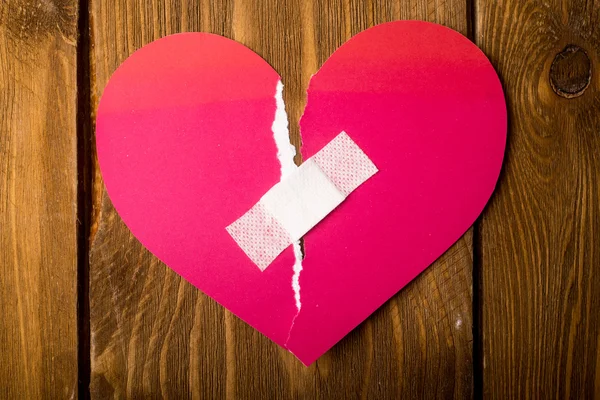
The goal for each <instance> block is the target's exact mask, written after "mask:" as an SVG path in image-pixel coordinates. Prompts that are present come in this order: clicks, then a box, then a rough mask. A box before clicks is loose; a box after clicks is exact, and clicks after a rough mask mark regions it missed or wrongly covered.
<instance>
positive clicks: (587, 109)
mask: <svg viewBox="0 0 600 400" xmlns="http://www.w3.org/2000/svg"><path fill="white" fill-rule="evenodd" d="M476 9H477V20H476V24H475V29H476V42H477V44H478V45H479V46H480V47H481V48H482V49H483V50H484V52H486V54H488V55H489V56H490V57H491V59H492V62H493V63H494V65H495V66H496V67H497V69H498V71H499V73H500V75H501V77H502V79H503V81H504V87H505V90H506V95H507V98H508V106H509V114H510V135H509V139H508V152H507V154H506V162H505V165H504V173H503V176H502V178H501V181H500V183H499V186H498V189H497V192H496V195H495V196H494V198H493V201H492V203H491V205H490V206H489V207H488V209H487V212H486V213H485V215H484V218H483V221H482V224H481V240H480V243H482V244H483V247H482V251H481V256H482V257H481V261H482V270H481V277H482V280H481V285H482V287H481V290H482V307H483V316H482V317H483V318H482V322H483V325H482V330H483V339H482V345H483V357H484V358H483V360H482V361H483V362H482V364H483V367H484V375H483V394H484V395H485V396H487V397H490V398H500V399H508V398H541V399H550V398H571V399H589V398H594V397H595V398H600V324H599V321H600V320H599V318H598V316H599V314H598V310H600V290H599V289H598V288H600V240H599V238H600V119H599V118H598V115H600V90H599V89H600V84H599V80H598V67H599V66H600V64H599V61H600V60H599V59H598V57H599V54H600V28H599V27H600V26H599V24H598V23H599V16H600V4H599V3H598V2H586V1H569V2H566V1H560V2H559V1H542V0H539V1H538V0H534V1H526V2H525V1H518V0H506V1H502V2H497V1H494V0H478V2H477V8H476ZM573 48H579V49H580V50H577V51H574V50H573ZM557 55H559V56H558V57H557ZM590 67H591V68H590ZM588 84H589V86H588ZM553 86H554V88H553ZM553 89H554V90H553ZM561 92H562V93H561ZM565 94H567V95H568V94H576V95H577V96H565Z"/></svg>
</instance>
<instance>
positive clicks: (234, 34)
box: [90, 0, 472, 399]
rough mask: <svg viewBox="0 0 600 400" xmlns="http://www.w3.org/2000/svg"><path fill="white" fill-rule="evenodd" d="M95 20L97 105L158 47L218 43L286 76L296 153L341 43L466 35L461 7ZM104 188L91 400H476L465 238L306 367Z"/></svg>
mask: <svg viewBox="0 0 600 400" xmlns="http://www.w3.org/2000/svg"><path fill="white" fill-rule="evenodd" d="M91 14H92V19H93V22H92V27H93V31H94V32H93V38H92V42H93V46H94V53H93V57H92V59H93V61H94V62H95V65H94V67H95V71H96V73H95V74H94V77H95V79H96V81H95V84H96V86H97V88H98V89H97V95H100V94H101V92H102V88H103V87H104V86H105V85H106V83H107V81H108V78H109V77H110V74H111V73H112V72H113V71H114V70H115V68H116V67H117V66H118V65H119V64H120V63H121V62H122V61H123V60H125V58H126V57H127V56H128V55H129V54H131V53H132V52H133V51H134V50H136V49H138V48H140V47H141V46H142V45H144V44H146V43H148V42H150V41H152V40H154V39H157V38H159V37H161V36H164V35H166V34H169V33H174V32H180V31H206V32H213V33H217V34H221V35H225V36H227V37H230V38H233V39H235V40H238V41H240V42H242V43H244V44H245V45H247V46H249V47H250V48H251V49H253V50H255V51H256V52H257V53H258V54H260V55H261V56H263V57H264V58H265V59H266V60H267V61H268V62H269V63H270V64H271V65H273V67H274V68H275V69H276V70H277V71H278V72H279V73H280V74H281V75H282V78H283V81H284V83H285V92H284V97H285V101H286V108H287V110H288V113H289V116H290V121H291V124H290V125H291V135H292V140H293V142H294V143H295V144H296V145H298V144H299V132H298V128H297V121H298V120H299V118H300V116H301V114H302V111H303V108H304V101H305V90H306V87H307V84H308V81H309V79H310V76H311V74H312V73H314V72H315V71H316V70H317V69H318V67H319V66H320V65H321V64H322V63H323V62H324V61H325V60H326V59H327V57H328V56H329V55H330V54H331V53H332V52H333V51H334V50H335V49H336V48H337V47H339V46H340V45H341V44H342V43H343V42H344V41H345V40H347V39H348V38H349V37H350V36H352V35H353V34H355V33H358V32H359V31H361V30H363V29H366V28H367V27H369V26H372V25H374V24H377V23H380V22H385V21H391V20H397V19H402V18H420V19H425V20H433V21H437V22H440V23H443V24H446V25H448V26H451V27H453V28H455V29H458V30H459V31H461V32H463V33H466V30H467V6H466V1H463V0H452V1H447V2H441V3H440V4H437V2H430V1H419V0H413V1H402V2H399V1H391V0H390V1H386V0H380V1H359V0H353V1H350V0H332V1H317V0H313V1H307V0H302V1H301V0H292V1H287V2H281V1H276V0H260V1H250V0H247V1H242V0H234V1H200V2H192V1H189V2H188V1H185V0H181V1H166V2H163V1H159V0H152V1H143V0H135V1H124V0H119V1H117V2H112V1H111V2H109V1H107V0H93V1H92V7H91ZM100 179H101V178H100V177H99V175H97V179H96V186H97V195H96V207H97V209H98V212H97V215H96V217H95V221H96V226H95V229H94V232H93V238H92V241H93V242H92V249H91V267H90V268H91V269H90V285H91V286H90V291H91V293H90V296H91V298H90V305H91V307H90V308H91V347H92V354H91V358H92V373H91V394H92V397H94V398H104V397H132V396H151V395H163V396H165V397H176V398H177V397H186V396H187V397H192V398H224V397H226V398H290V397H291V398H299V397H301V398H319V397H322V398H327V399H335V398H340V399H347V398H358V397H361V398H400V397H402V396H406V397H407V398H416V397H444V398H450V397H455V398H460V399H465V398H470V397H472V365H471V361H472V354H471V353H472V346H471V342H472V331H471V325H472V315H471V314H472V312H471V304H472V300H471V284H472V278H471V275H472V251H471V249H472V244H471V243H472V237H471V233H470V232H469V233H468V234H467V235H466V236H465V237H464V238H462V239H461V240H460V241H459V242H458V243H457V244H456V245H455V246H454V247H453V248H452V249H451V250H449V251H448V252H447V254H446V255H444V256H443V257H442V258H441V260H439V261H438V262H437V263H436V264H435V265H434V266H433V267H431V268H430V269H428V270H427V271H426V272H425V273H423V274H422V275H421V276H420V277H419V278H418V279H416V280H415V282H413V283H411V284H410V285H409V286H408V287H407V288H406V289H404V290H403V291H402V292H401V293H400V294H399V295H397V296H395V297H394V298H393V299H392V300H391V301H389V302H388V303H387V304H386V305H385V306H384V307H382V308H381V309H380V310H378V311H377V312H376V313H375V314H374V315H373V316H372V317H371V318H369V319H368V320H367V321H366V322H365V323H363V324H362V325H361V326H360V327H359V328H357V329H356V330H355V331H353V332H352V333H351V334H350V335H348V337H346V338H345V339H344V340H342V342H341V343H339V344H338V345H336V346H335V347H334V348H333V349H332V350H331V351H329V352H328V353H327V354H325V355H324V356H323V357H321V359H319V360H318V361H317V362H316V363H315V364H314V365H313V366H311V367H310V368H306V367H304V366H302V365H301V364H300V363H299V362H298V361H297V360H296V359H295V358H294V357H293V356H292V355H291V354H289V353H287V352H286V351H284V350H282V349H280V348H279V347H278V346H277V345H275V344H274V343H272V342H270V341H269V340H268V339H266V338H265V337H263V336H262V335H261V334H259V333H258V332H256V331H254V330H253V329H252V328H250V327H249V326H247V325H246V324H245V323H243V322H242V321H240V320H238V319H237V318H236V317H234V316H233V315H232V314H230V313H229V312H227V311H225V310H224V309H223V308H222V307H220V306H219V305H217V304H216V303H215V302H214V301H213V300H211V299H210V298H208V297H207V296H205V295H203V294H202V293H200V292H199V291H198V290H196V289H195V288H193V287H192V286H191V285H189V284H188V283H186V282H185V281H183V280H182V279H181V278H179V277H178V276H177V275H176V274H175V273H173V272H172V271H171V270H169V269H168V268H167V267H165V266H164V265H163V264H161V263H160V262H159V261H157V260H156V259H155V258H154V257H153V256H152V255H150V254H149V253H148V252H147V251H146V250H144V249H143V248H142V247H141V245H140V244H139V243H138V242H137V241H136V240H135V239H134V238H133V237H132V236H131V234H130V233H129V232H128V230H127V228H126V227H125V226H124V225H123V223H122V222H121V220H120V219H119V217H118V215H117V214H116V213H115V211H114V209H113V208H112V206H111V203H110V201H109V199H108V198H107V196H106V193H105V192H104V191H103V189H102V184H101V180H100Z"/></svg>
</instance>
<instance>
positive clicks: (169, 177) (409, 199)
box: [97, 21, 506, 364]
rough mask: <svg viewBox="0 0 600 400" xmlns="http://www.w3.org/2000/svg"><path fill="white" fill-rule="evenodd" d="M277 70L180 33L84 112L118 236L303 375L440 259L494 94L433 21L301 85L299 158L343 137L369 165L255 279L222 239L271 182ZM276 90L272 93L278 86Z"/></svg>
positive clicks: (488, 175) (384, 36) (480, 157)
mask: <svg viewBox="0 0 600 400" xmlns="http://www.w3.org/2000/svg"><path fill="white" fill-rule="evenodd" d="M278 80H279V76H278V74H277V73H276V72H275V71H274V70H273V69H272V68H271V67H270V66H269V65H268V64H267V63H266V62H265V61H264V60H262V59H261V58H260V57H259V56H258V55H256V54H255V53H254V52H252V51H250V50H249V49H247V48H246V47H244V46H243V45H241V44H239V43H236V42H234V41H231V40H229V39H225V38H223V37H220V36H215V35H210V34H202V33H187V34H178V35H172V36H168V37H166V38H163V39H160V40H158V41H156V42H153V43H151V44H150V45H148V46H146V47H144V48H143V49H141V50H139V51H137V52H136V53H134V54H133V55H132V56H131V57H130V58H128V59H127V60H126V61H125V62H124V63H123V64H122V65H121V67H119V69H118V70H117V71H116V72H115V74H114V75H113V77H112V78H111V80H110V82H109V84H108V86H107V87H106V88H105V90H104V94H103V96H102V100H101V102H100V106H99V108H98V114H97V147H98V158H99V162H100V167H101V169H102V173H103V177H104V181H105V184H106V188H107V191H108V194H109V195H110V198H111V200H112V202H113V204H114V206H115V208H116V210H117V211H118V212H119V214H120V215H121V217H122V219H123V221H124V222H125V224H126V225H127V226H128V227H129V228H130V229H131V231H132V232H133V234H134V235H135V236H136V237H137V238H138V239H139V240H140V242H141V243H142V244H143V245H144V246H146V247H147V248H148V249H149V250H150V251H151V252H152V253H154V254H155V255H156V256H157V257H159V258H160V259H161V260H162V261H164V262H165V263H166V264H167V265H168V266H169V267H171V268H172V269H173V270H175V271H176V272H177V273H179V274H181V275H182V276H183V277H184V278H185V279H187V280H188V281H190V282H191V283H192V284H194V285H195V286H196V287H198V288H199V289H200V290H202V291H203V292H204V293H206V294H207V295H209V296H211V297H212V298H214V299H215V300H216V301H218V302H219V303H221V304H222V305H223V306H225V307H227V308H228V309H229V310H231V311H232V312H233V313H235V314H236V315H237V316H239V317H240V318H242V319H243V320H245V321H246V322H248V323H249V324H250V325H252V326H253V327H255V328H256V329H258V330H259V331H261V332H262V333H263V334H265V335H266V336H268V337H269V338H271V339H272V340H273V341H275V342H276V343H278V344H279V345H281V346H284V347H287V348H288V349H289V350H290V351H292V352H293V353H294V354H295V355H296V356H297V357H298V358H299V359H300V360H301V361H302V362H304V363H305V364H310V363H312V362H313V361H314V360H316V359H317V358H318V357H319V356H320V355H321V354H323V353H324V352H325V351H327V350H328V349H329V348H330V347H331V346H333V345H334V344H335V343H336V342H337V341H339V340H340V339H341V338H342V337H343V336H345V335H346V334H347V333H348V332H349V331H351V330H352V329H353V328H354V327H356V326H357V325H358V324H359V323H360V322H361V321H363V320H364V319H365V318H366V317H368V316H369V315H370V314H371V313H372V312H373V311H375V310H376V309H377V308H378V307H379V306H380V305H381V304H383V303H384V302H385V301H386V300H387V299H389V298H390V297H391V296H392V295H394V294H395V293H396V292H398V291H399V290H400V289H401V288H402V287H403V286H405V285H406V284H407V283H408V282H410V281H411V280H412V279H414V277H416V276H417V275H418V274H419V273H420V272H422V271H423V270H424V269H425V268H427V266H429V265H430V264H431V263H432V262H433V261H435V259H436V258H437V257H439V256H440V255H441V254H442V253H443V252H444V251H445V250H447V249H448V248H449V247H450V246H451V245H452V244H453V243H454V242H455V241H456V240H457V239H458V238H459V237H460V236H461V235H462V234H463V233H464V232H465V231H466V230H467V229H468V228H469V226H470V225H471V224H472V223H473V222H474V221H475V219H476V218H477V216H478V215H479V213H480V212H481V211H482V209H483V207H484V206H485V204H486V202H487V200H488V199H489V197H490V195H491V193H492V192H493V189H494V186H495V184H496V181H497V178H498V175H499V172H500V168H501V164H502V158H503V154H504V146H505V141H506V108H505V103H504V97H503V93H502V88H501V85H500V82H499V80H498V77H497V76H496V73H495V72H494V69H493V67H492V66H491V64H490V63H489V61H488V60H487V59H486V57H485V56H484V55H483V53H482V52H481V51H480V50H479V49H478V48H477V47H476V46H475V45H473V44H472V43H471V42H469V41H468V40H467V39H466V38H465V37H463V36H462V35H460V34H459V33H457V32H455V31H452V30H450V29H448V28H444V27H442V26H439V25H435V24H430V23H425V22H418V21H399V22H393V23H388V24H383V25H379V26H377V27H374V28H371V29H368V30H366V31H364V32H362V33H360V34H358V35H356V36H355V37H353V38H352V39H351V40H349V41H348V42H347V43H346V44H344V45H343V46H342V47H341V48H340V49H338V50H337V51H336V52H335V53H334V54H333V55H332V56H331V57H330V58H329V60H328V61H327V62H326V63H325V64H324V65H323V66H322V68H321V69H320V70H319V72H318V73H317V74H316V75H315V76H314V77H313V78H312V80H311V83H310V86H309V90H308V100H307V106H306V110H305V114H304V116H303V118H302V121H301V133H302V139H303V147H302V154H303V157H304V159H306V158H307V157H310V156H312V155H313V154H315V153H316V152H317V151H318V150H319V149H321V148H322V147H323V146H324V145H325V144H327V143H328V142H329V141H330V140H331V139H333V138H334V137H335V136H336V135H337V134H338V133H339V132H340V131H342V130H344V131H346V132H347V133H348V134H349V136H350V137H351V138H352V139H353V140H354V141H355V142H356V143H357V144H358V145H359V146H360V147H361V148H362V149H363V151H364V152H365V153H366V154H367V155H368V156H369V157H370V158H371V160H372V161H373V162H374V163H375V165H376V166H377V167H378V169H379V173H377V174H376V175H375V176H374V177H372V178H371V179H370V180H368V181H367V182H365V183H364V184H363V185H361V186H360V187H359V188H358V189H357V190H356V191H355V192H353V193H352V194H351V195H350V196H349V197H348V198H347V199H346V201H345V202H344V203H342V205H341V206H339V207H338V208H337V209H336V210H334V211H333V212H332V213H331V214H330V215H329V216H328V217H326V218H325V219H324V220H323V221H322V222H321V223H319V224H318V225H317V226H316V227H315V228H314V229H313V230H312V231H310V232H309V233H308V234H307V235H306V236H305V253H306V257H305V260H304V262H303V266H304V270H303V271H302V274H301V276H300V286H301V296H302V310H301V312H300V313H299V314H298V316H297V318H296V319H295V322H294V325H293V328H292V330H291V332H290V327H291V326H292V320H293V319H294V316H295V315H296V307H295V303H294V293H293V290H292V286H291V280H292V273H293V271H292V266H293V263H294V258H293V252H292V249H291V248H289V249H287V250H286V251H285V252H284V253H283V254H282V255H281V256H279V257H278V258H277V259H276V260H275V262H274V263H273V264H271V265H270V266H269V267H268V268H267V269H266V270H265V271H264V272H260V270H259V269H258V268H257V267H256V266H255V265H254V264H253V263H252V262H251V261H250V260H249V259H248V258H247V257H246V255H245V254H244V253H243V252H242V250H241V249H240V248H239V247H238V246H237V244H236V243H235V242H234V241H233V239H232V238H231V237H230V236H229V234H228V233H227V232H226V230H225V227H226V226H228V225H229V224H230V223H231V222H233V221H235V220H236V219H237V218H239V217H240V216H241V215H242V214H244V213H245V212H246V211H247V210H248V209H249V208H250V207H252V205H254V204H255V203H256V202H257V201H258V200H259V199H260V197H261V196H262V195H263V194H264V193H265V192H266V191H267V190H268V189H269V188H270V187H271V186H273V185H274V184H275V183H277V182H278V181H279V178H280V164H279V161H278V160H277V158H276V153H277V149H276V147H275V142H274V139H273V132H272V130H271V125H272V123H273V119H274V115H275V109H276V105H275V97H274V96H275V90H276V89H275V88H276V85H277V82H278ZM284 83H285V82H284Z"/></svg>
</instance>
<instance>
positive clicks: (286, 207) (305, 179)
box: [226, 132, 377, 271]
mask: <svg viewBox="0 0 600 400" xmlns="http://www.w3.org/2000/svg"><path fill="white" fill-rule="evenodd" d="M376 172H377V167H375V165H374V164H373V162H371V160H370V159H369V157H367V155H366V154H365V153H364V152H363V151H362V150H361V149H360V147H358V145H357V144H356V143H354V141H352V139H350V137H349V136H348V135H347V134H346V133H345V132H341V133H340V134H339V135H337V136H336V137H335V138H334V139H333V140H332V141H331V142H329V143H328V144H327V145H326V146H325V147H323V148H322V149H321V150H320V151H319V152H318V153H317V154H315V155H314V156H313V157H311V158H309V159H308V160H306V161H305V162H304V163H303V164H302V165H300V166H299V167H298V168H297V169H296V170H295V171H294V172H293V173H291V174H290V175H289V176H288V177H287V178H285V179H284V180H282V181H281V182H279V183H277V184H276V185H274V186H273V187H272V188H271V189H269V191H268V192H267V193H265V195H264V196H263V197H262V198H261V199H260V200H259V202H258V203H256V204H255V205H254V206H253V207H252V208H251V209H250V210H249V211H248V212H246V213H245V214H244V215H243V216H241V217H240V218H239V219H238V220H236V221H235V222H233V223H232V224H231V225H229V226H228V227H227V228H226V229H227V232H229V234H230V235H231V237H232V238H233V239H234V240H235V241H236V243H237V244H238V245H239V246H240V247H241V249H242V250H243V251H244V252H245V253H246V255H247V256H248V257H249V258H250V259H251V260H252V261H253V262H254V263H255V264H256V265H257V266H258V268H260V270H261V271H264V270H265V269H266V268H267V267H268V266H269V264H271V262H273V260H274V259H275V258H276V257H277V256H278V255H279V254H280V253H281V252H282V251H283V250H285V249H286V248H287V247H288V246H289V245H291V244H292V243H293V242H294V241H296V240H298V239H300V238H301V237H302V236H304V235H305V234H306V233H307V232H308V231H310V230H311V229H312V228H313V227H314V226H315V225H316V224H317V223H319V221H321V220H322V219H323V218H325V216H327V214H329V213H330V212H331V211H333V210H334V209H335V208H336V207H337V206H338V205H339V204H340V203H341V202H342V201H344V199H345V198H346V197H347V196H348V195H349V194H350V193H351V192H352V191H354V190H355V189H356V188H357V187H358V186H360V185H361V184H362V183H363V182H365V181H366V180H367V179H369V178H370V177H371V176H373V175H374V174H375V173H376Z"/></svg>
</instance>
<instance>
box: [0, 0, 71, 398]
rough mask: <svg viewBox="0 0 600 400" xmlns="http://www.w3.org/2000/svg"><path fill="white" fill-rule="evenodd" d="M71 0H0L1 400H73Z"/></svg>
mask: <svg viewBox="0 0 600 400" xmlns="http://www.w3.org/2000/svg"><path fill="white" fill-rule="evenodd" d="M76 27H77V2H76V1H71V0H62V1H58V2H55V3H52V2H46V1H44V2H41V3H38V2H32V1H25V0H13V1H2V2H1V3H0V315H1V318H2V322H0V398H2V399H20V398H23V399H38V398H74V397H76V396H77V374H78V362H77V291H76V289H77V237H76V231H77V225H76V222H77V153H76V146H77V132H76V110H77V101H76V93H77V75H76V74H77V57H76V56H77V54H76V48H77V46H76V44H77V43H76V42H77V28H76Z"/></svg>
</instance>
